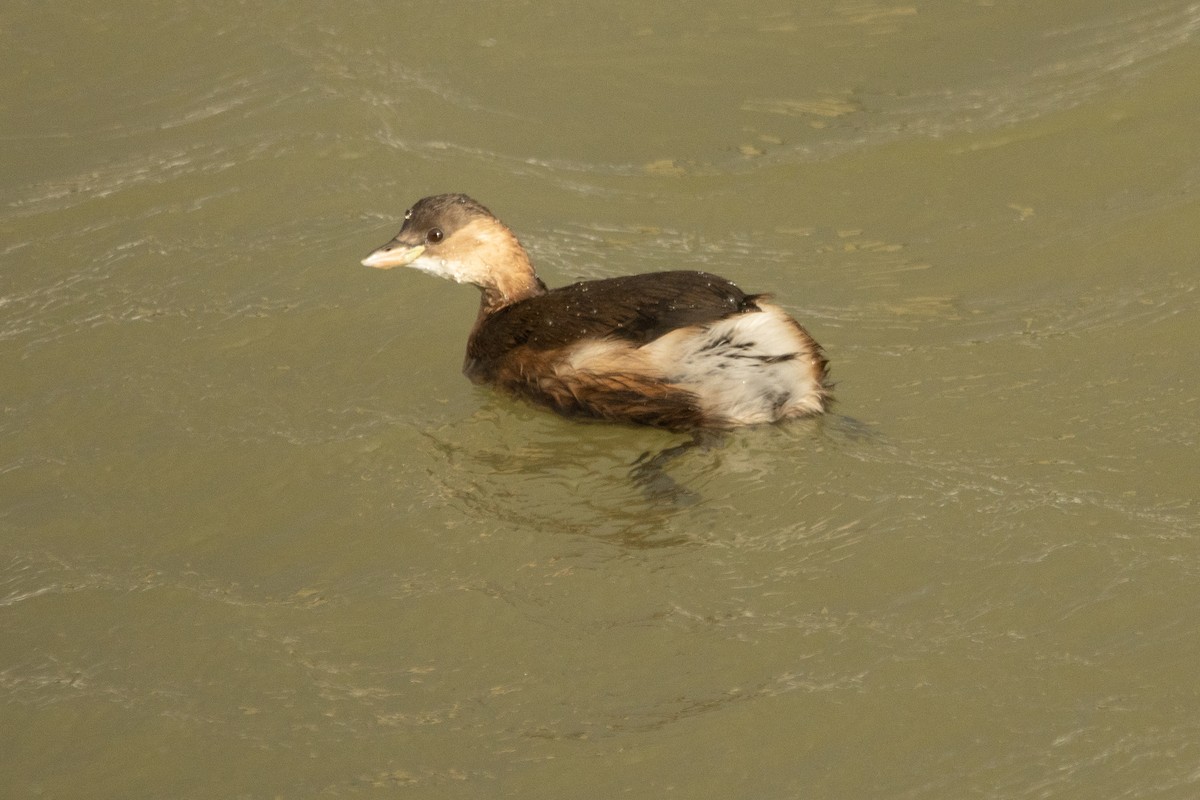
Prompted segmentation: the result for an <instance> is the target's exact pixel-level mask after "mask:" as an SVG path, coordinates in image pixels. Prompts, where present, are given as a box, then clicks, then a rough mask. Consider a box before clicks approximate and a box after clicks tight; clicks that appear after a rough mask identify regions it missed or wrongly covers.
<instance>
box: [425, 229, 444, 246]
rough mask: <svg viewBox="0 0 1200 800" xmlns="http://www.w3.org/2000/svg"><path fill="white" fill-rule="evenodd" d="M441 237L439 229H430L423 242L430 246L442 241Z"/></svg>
mask: <svg viewBox="0 0 1200 800" xmlns="http://www.w3.org/2000/svg"><path fill="white" fill-rule="evenodd" d="M443 235H444V234H443V233H442V229H441V228H430V229H429V233H427V234H425V241H427V242H429V243H430V244H437V243H438V242H440V241H441V240H442V237H443Z"/></svg>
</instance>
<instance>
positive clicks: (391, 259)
mask: <svg viewBox="0 0 1200 800" xmlns="http://www.w3.org/2000/svg"><path fill="white" fill-rule="evenodd" d="M424 252H425V245H423V244H418V245H415V246H413V247H405V246H403V245H401V244H398V243H396V242H388V243H387V244H385V245H384V246H383V247H380V248H379V249H377V250H373V251H372V252H371V255H369V256H367V257H366V258H364V259H363V260H362V264H363V266H364V267H375V268H376V269H391V268H392V267H407V266H408V265H409V264H411V263H412V262H413V261H415V260H416V259H417V258H418V257H419V256H420V255H421V253H424Z"/></svg>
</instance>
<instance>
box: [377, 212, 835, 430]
mask: <svg viewBox="0 0 1200 800" xmlns="http://www.w3.org/2000/svg"><path fill="white" fill-rule="evenodd" d="M362 263H363V264H364V265H365V266H368V267H377V268H379V269H391V268H392V267H403V266H408V267H415V268H417V269H419V270H422V271H423V272H428V273H430V274H431V275H437V276H440V277H443V278H449V279H451V280H454V281H457V282H459V283H473V284H475V285H476V286H478V287H479V288H480V290H481V291H482V293H483V298H482V302H481V303H480V306H479V316H478V317H477V318H476V320H475V326H474V328H472V330H471V335H470V338H469V339H468V340H467V357H466V362H465V363H464V365H463V372H465V373H466V375H467V377H469V378H470V379H471V380H472V381H474V382H476V383H490V384H494V385H496V386H499V387H501V388H503V389H505V390H506V391H509V392H511V393H513V394H516V395H518V396H520V397H523V398H525V399H527V400H530V401H532V402H534V403H537V404H540V405H543V406H548V407H549V408H551V409H554V410H555V411H558V412H559V413H562V414H566V415H570V416H585V417H594V418H600V419H606V420H613V421H620V422H633V423H638V424H642V425H653V426H656V427H660V428H667V429H669V430H676V431H685V430H697V429H704V428H730V427H734V426H738V425H754V424H758V423H765V422H776V421H778V420H783V419H788V418H792V417H800V416H806V415H810V414H819V413H821V412H823V411H824V410H825V407H826V405H827V404H828V402H829V390H828V384H827V382H826V362H825V358H824V355H823V354H822V352H821V346H820V345H818V344H817V343H816V341H814V340H813V338H812V337H811V336H809V335H808V332H807V331H805V330H804V328H802V327H801V326H800V324H799V323H798V322H796V321H795V320H794V319H792V318H791V317H790V316H788V315H787V313H786V312H784V311H783V310H782V309H781V308H779V306H776V305H774V304H772V303H768V302H766V300H765V297H764V296H763V295H752V294H746V293H745V292H743V291H742V290H741V289H739V288H738V287H737V286H735V285H734V284H733V283H731V282H729V281H727V280H725V279H724V278H719V277H717V276H716V275H710V274H708V273H705V272H655V273H650V274H646V275H630V276H628V277H622V278H608V279H606V280H596V281H584V282H582V283H575V284H572V285H570V286H564V287H562V288H559V289H547V288H546V285H545V284H544V283H542V281H541V279H539V278H538V276H537V274H536V273H534V271H533V266H532V264H531V263H530V260H529V254H528V253H526V252H525V248H524V247H522V246H521V243H520V242H519V241H517V237H516V236H515V235H514V234H513V232H512V231H511V230H509V228H508V227H507V226H506V225H505V224H504V223H502V222H501V221H500V220H498V219H496V217H495V216H494V215H493V214H492V213H491V212H490V211H488V210H487V209H486V208H484V207H483V206H482V205H480V204H479V203H477V202H476V201H474V200H472V199H471V198H470V197H467V196H466V195H463V194H443V195H437V196H434V197H426V198H423V199H421V200H418V201H417V203H416V204H415V205H414V206H413V207H412V208H410V209H409V210H408V211H406V212H405V213H404V227H402V228H401V229H400V233H398V234H396V238H395V239H393V240H392V241H390V242H388V243H387V244H385V245H383V246H382V247H380V248H379V249H377V250H375V251H374V252H372V253H371V254H370V255H369V256H367V257H366V258H365V259H363V262H362Z"/></svg>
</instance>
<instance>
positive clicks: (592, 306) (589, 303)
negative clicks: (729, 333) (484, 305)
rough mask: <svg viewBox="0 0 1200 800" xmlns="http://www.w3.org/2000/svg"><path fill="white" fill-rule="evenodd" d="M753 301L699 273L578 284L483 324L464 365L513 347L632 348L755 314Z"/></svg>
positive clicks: (505, 310)
mask: <svg viewBox="0 0 1200 800" xmlns="http://www.w3.org/2000/svg"><path fill="white" fill-rule="evenodd" d="M756 308H757V307H756V306H755V305H754V295H748V294H746V293H745V292H743V291H742V290H741V289H739V288H738V287H737V286H736V285H734V284H733V283H732V282H730V281H727V280H725V279H724V278H721V277H718V276H716V275H710V274H708V273H706V272H654V273H649V274H645V275H630V276H627V277H622V278H609V279H607V280H599V281H585V282H583V283H575V284H572V285H570V286H563V287H561V288H559V289H552V290H551V291H549V292H547V293H546V294H543V295H539V296H537V297H531V298H529V299H528V300H523V301H521V302H519V303H516V304H514V305H511V306H508V307H507V308H503V309H501V310H500V311H497V312H496V313H495V314H492V315H491V316H489V317H487V318H486V319H484V320H482V321H481V323H480V325H479V328H478V329H477V330H476V331H474V335H473V336H472V337H471V342H470V345H469V346H468V358H469V359H471V360H475V361H476V362H479V361H483V362H486V361H489V360H492V359H495V358H499V357H501V356H502V355H503V354H504V353H507V352H509V351H511V350H512V349H514V348H516V347H521V346H524V347H527V348H529V349H532V350H537V351H541V350H556V349H558V348H561V347H564V346H566V345H570V344H572V343H574V342H577V341H580V340H581V339H589V338H607V339H623V340H626V341H629V342H631V343H633V344H635V345H642V344H645V343H647V342H651V341H653V340H655V339H657V338H658V337H659V336H662V335H663V334H664V333H667V332H668V331H672V330H674V329H676V328H682V327H687V326H689V325H701V324H704V323H707V322H715V321H717V320H719V319H724V318H725V317H728V316H730V315H731V314H738V313H742V312H744V311H750V310H754V309H756Z"/></svg>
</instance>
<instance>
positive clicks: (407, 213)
mask: <svg viewBox="0 0 1200 800" xmlns="http://www.w3.org/2000/svg"><path fill="white" fill-rule="evenodd" d="M404 219H406V220H410V219H412V209H411V208H410V209H408V210H407V211H405V212H404Z"/></svg>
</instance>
